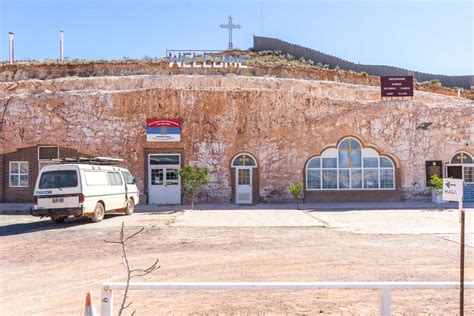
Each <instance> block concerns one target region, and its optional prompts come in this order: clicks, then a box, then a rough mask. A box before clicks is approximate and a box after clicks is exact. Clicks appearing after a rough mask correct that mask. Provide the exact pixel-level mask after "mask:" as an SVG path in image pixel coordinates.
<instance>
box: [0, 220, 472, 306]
mask: <svg viewBox="0 0 474 316" xmlns="http://www.w3.org/2000/svg"><path fill="white" fill-rule="evenodd" d="M229 212H232V211H229ZM295 212H296V211H295ZM184 215H186V216H192V214H191V215H189V213H187V214H186V212H184V213H183V212H170V213H163V212H160V213H156V212H155V213H153V212H148V213H137V214H134V215H132V216H121V215H115V216H108V217H106V219H105V220H104V221H103V222H101V223H90V222H89V221H87V220H85V219H81V220H76V219H72V220H69V221H68V222H66V223H65V224H62V225H58V224H53V223H51V222H50V221H49V220H47V219H42V220H40V219H38V218H33V217H31V216H24V215H0V268H1V275H0V281H1V288H0V290H1V291H0V294H1V295H0V314H1V315H81V314H82V313H83V310H84V298H85V293H86V292H87V291H91V292H92V295H93V302H94V303H95V305H96V307H97V309H98V310H100V286H101V284H102V282H104V281H123V280H124V276H125V274H124V269H123V267H122V265H121V263H120V262H121V250H120V248H119V246H117V245H113V244H107V243H105V242H104V241H103V240H104V239H108V240H113V239H116V238H118V231H119V227H120V225H121V222H122V221H125V224H126V226H127V229H128V231H129V232H134V231H135V230H136V229H138V227H142V226H143V227H145V230H144V232H143V233H142V234H141V235H140V236H139V237H137V238H135V239H133V240H132V241H131V242H130V243H129V245H128V249H129V258H130V260H131V264H132V265H133V266H135V267H145V266H147V265H148V264H150V263H152V262H153V261H154V258H158V259H159V260H160V265H161V267H160V269H159V270H157V271H155V272H154V273H153V274H151V275H148V276H146V277H143V278H141V279H140V280H136V281H457V280H458V277H459V270H458V267H459V263H458V260H459V244H458V243H456V242H453V241H452V240H448V239H446V238H443V237H442V236H438V235H436V234H378V233H371V234H368V233H353V232H350V231H344V230H339V229H337V227H333V226H331V225H330V223H326V222H325V224H324V225H317V224H315V225H313V226H310V225H308V226H284V225H283V226H266V227H259V226H255V227H251V226H247V227H243V226H240V227H239V226H214V227H206V226H202V225H201V226H192V225H190V224H187V225H181V224H180V222H183V221H181V220H180V218H182V217H183V216H184ZM266 216H272V213H271V212H269V213H268V214H267V215H266ZM280 216H282V215H280ZM284 216H286V215H284ZM317 216H318V214H311V217H313V218H314V217H315V218H317ZM309 217H310V216H308V219H309ZM373 225H376V223H373ZM466 268H467V270H466V279H467V280H474V248H472V247H467V248H466ZM114 293H115V310H117V308H118V303H119V298H120V297H121V295H122V292H121V291H116V292H114ZM458 298H459V296H458V290H395V291H393V292H392V311H393V315H456V314H457V313H458V312H457V310H458V304H459V301H458ZM130 299H131V301H133V304H132V308H131V310H130V312H131V311H133V310H136V315H161V314H196V315H197V314H206V315H215V314H220V315H222V314H232V315H248V314H252V315H253V314H269V315H282V314H285V315H288V314H291V315H293V314H301V315H324V314H330V315H378V300H379V294H378V291H377V290H331V291H329V290H321V291H280V292H273V291H200V292H191V291H172V292H171V291H169V292H157V291H143V292H140V291H132V292H131V293H130ZM465 308H466V315H474V290H468V291H467V294H466V307H465Z"/></svg>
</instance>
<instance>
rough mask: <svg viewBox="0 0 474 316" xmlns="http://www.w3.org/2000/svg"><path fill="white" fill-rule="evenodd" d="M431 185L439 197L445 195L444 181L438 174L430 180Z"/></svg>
mask: <svg viewBox="0 0 474 316" xmlns="http://www.w3.org/2000/svg"><path fill="white" fill-rule="evenodd" d="M430 183H431V184H432V185H433V187H434V188H435V190H436V193H438V195H440V196H442V195H443V179H442V178H441V177H440V176H438V175H437V174H434V175H432V176H431V178H430Z"/></svg>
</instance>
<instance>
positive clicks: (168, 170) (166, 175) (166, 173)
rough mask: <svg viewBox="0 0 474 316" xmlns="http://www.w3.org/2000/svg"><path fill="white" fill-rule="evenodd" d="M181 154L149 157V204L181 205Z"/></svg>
mask: <svg viewBox="0 0 474 316" xmlns="http://www.w3.org/2000/svg"><path fill="white" fill-rule="evenodd" d="M180 162H181V156H180V154H150V155H149V156H148V204H181V178H180V176H179V169H180V167H181V164H180Z"/></svg>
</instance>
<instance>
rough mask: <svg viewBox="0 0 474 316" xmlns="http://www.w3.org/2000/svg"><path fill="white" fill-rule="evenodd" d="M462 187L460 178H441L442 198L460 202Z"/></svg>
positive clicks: (462, 182)
mask: <svg viewBox="0 0 474 316" xmlns="http://www.w3.org/2000/svg"><path fill="white" fill-rule="evenodd" d="M463 188H464V181H463V180H462V179H443V200H444V201H456V202H462V198H463Z"/></svg>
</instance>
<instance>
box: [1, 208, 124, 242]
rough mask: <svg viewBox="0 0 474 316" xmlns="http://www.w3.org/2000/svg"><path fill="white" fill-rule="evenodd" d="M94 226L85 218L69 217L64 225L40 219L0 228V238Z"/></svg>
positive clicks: (110, 216)
mask: <svg viewBox="0 0 474 316" xmlns="http://www.w3.org/2000/svg"><path fill="white" fill-rule="evenodd" d="M117 216H123V215H122V214H107V215H106V216H105V218H104V221H106V220H108V219H110V218H113V217H117ZM88 224H90V225H94V224H97V223H94V222H92V221H91V220H90V219H88V218H85V217H80V218H74V217H69V218H68V219H67V220H66V221H65V222H64V223H55V222H53V221H51V220H50V219H42V220H39V221H36V222H29V223H14V224H8V225H4V226H0V237H5V236H13V235H21V234H28V233H34V232H39V231H45V230H64V229H68V228H71V227H76V226H79V225H88Z"/></svg>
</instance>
